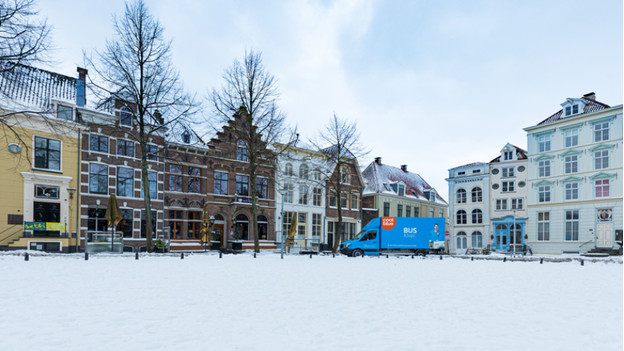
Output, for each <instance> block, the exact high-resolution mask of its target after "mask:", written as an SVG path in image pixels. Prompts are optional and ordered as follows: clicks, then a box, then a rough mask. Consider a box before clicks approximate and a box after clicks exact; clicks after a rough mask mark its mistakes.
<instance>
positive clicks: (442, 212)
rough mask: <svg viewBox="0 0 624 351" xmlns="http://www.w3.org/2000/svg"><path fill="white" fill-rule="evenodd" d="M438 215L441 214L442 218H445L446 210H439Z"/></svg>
mask: <svg viewBox="0 0 624 351" xmlns="http://www.w3.org/2000/svg"><path fill="white" fill-rule="evenodd" d="M438 213H439V215H440V217H444V210H443V209H439V210H438Z"/></svg>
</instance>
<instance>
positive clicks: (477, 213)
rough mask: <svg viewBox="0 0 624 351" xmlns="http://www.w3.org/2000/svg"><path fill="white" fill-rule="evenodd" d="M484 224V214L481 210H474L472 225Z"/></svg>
mask: <svg viewBox="0 0 624 351" xmlns="http://www.w3.org/2000/svg"><path fill="white" fill-rule="evenodd" d="M480 223H483V212H481V210H479V209H474V210H472V224H480Z"/></svg>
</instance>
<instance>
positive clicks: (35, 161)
mask: <svg viewBox="0 0 624 351" xmlns="http://www.w3.org/2000/svg"><path fill="white" fill-rule="evenodd" d="M25 72H26V74H30V73H33V72H34V73H36V74H37V75H39V76H44V77H45V76H53V77H54V78H58V77H59V75H56V74H53V73H50V72H46V71H42V70H37V69H32V68H28V69H27V70H26V71H25ZM60 77H61V78H62V79H64V81H63V83H68V82H69V83H72V82H73V83H74V84H73V85H70V87H69V88H67V87H65V86H63V87H62V89H63V90H64V91H66V92H69V95H70V97H71V88H72V86H73V94H74V97H75V81H76V79H75V78H71V77H65V76H60ZM41 81H43V80H41ZM55 82H58V79H57V80H56V81H55ZM30 84H31V85H32V83H30ZM17 85H18V88H19V82H18V84H17ZM54 89H56V87H55V86H48V91H47V95H46V92H45V91H44V93H43V95H44V97H47V99H44V100H43V102H42V103H41V104H40V105H39V106H35V107H39V108H40V111H45V113H38V114H25V113H14V114H11V111H13V112H15V111H25V110H33V108H32V105H31V106H30V107H31V108H28V107H24V106H23V105H22V106H18V104H17V103H16V102H17V101H16V99H13V100H4V101H2V102H1V105H0V107H1V108H2V109H1V110H0V116H2V117H0V118H2V123H1V124H0V133H2V134H0V198H1V199H2V201H0V249H8V250H19V249H28V250H43V251H52V252H55V251H56V252H72V251H75V248H76V238H75V234H72V233H75V232H76V222H77V212H76V209H78V208H80V204H79V203H77V200H78V198H79V196H78V194H76V193H75V192H76V189H78V185H79V184H78V183H77V179H78V178H77V177H78V165H79V157H80V156H79V155H80V152H79V147H78V146H79V130H80V129H81V128H84V127H83V126H80V125H79V124H77V123H75V122H74V120H75V118H74V116H75V105H74V104H73V103H70V102H67V101H69V99H65V100H57V99H58V98H62V97H64V96H63V95H62V94H58V91H55V90H54ZM17 90H19V89H17ZM23 90H26V89H25V88H24V89H23ZM57 90H58V89H57ZM50 92H53V93H56V94H50ZM74 101H75V100H74Z"/></svg>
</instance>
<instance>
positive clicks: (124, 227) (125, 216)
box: [105, 208, 134, 238]
mask: <svg viewBox="0 0 624 351" xmlns="http://www.w3.org/2000/svg"><path fill="white" fill-rule="evenodd" d="M120 212H121V217H122V219H121V221H120V222H119V224H117V230H121V232H122V233H123V236H124V238H132V230H133V228H134V225H133V221H134V211H133V210H132V209H128V208H122V209H121V210H120ZM105 214H106V213H105Z"/></svg>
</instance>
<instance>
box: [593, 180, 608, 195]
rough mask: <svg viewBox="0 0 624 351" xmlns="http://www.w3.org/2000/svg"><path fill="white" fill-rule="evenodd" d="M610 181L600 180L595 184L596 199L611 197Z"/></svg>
mask: <svg viewBox="0 0 624 351" xmlns="http://www.w3.org/2000/svg"><path fill="white" fill-rule="evenodd" d="M609 185H610V184H609V179H599V180H596V181H595V182H594V189H595V191H594V193H595V194H596V197H609V192H610V191H609V190H610V187H609Z"/></svg>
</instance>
